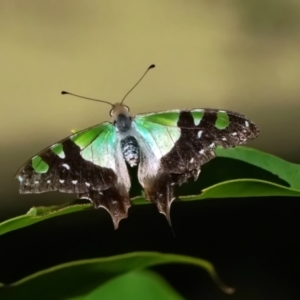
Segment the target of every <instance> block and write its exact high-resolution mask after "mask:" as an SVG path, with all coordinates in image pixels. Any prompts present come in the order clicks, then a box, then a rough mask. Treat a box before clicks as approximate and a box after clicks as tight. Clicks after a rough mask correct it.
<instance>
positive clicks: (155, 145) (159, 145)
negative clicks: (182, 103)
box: [133, 112, 181, 159]
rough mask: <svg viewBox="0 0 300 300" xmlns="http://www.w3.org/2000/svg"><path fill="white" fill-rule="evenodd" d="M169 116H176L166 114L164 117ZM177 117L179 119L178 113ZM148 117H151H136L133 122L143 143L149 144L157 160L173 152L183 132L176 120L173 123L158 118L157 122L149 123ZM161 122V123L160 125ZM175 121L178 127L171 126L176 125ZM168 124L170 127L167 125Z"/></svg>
mask: <svg viewBox="0 0 300 300" xmlns="http://www.w3.org/2000/svg"><path fill="white" fill-rule="evenodd" d="M169 114H171V115H172V116H174V114H175V113H174V112H172V113H164V114H162V115H169ZM176 115H177V118H178V116H179V114H178V113H176ZM151 116H154V115H151ZM155 116H157V115H155ZM148 117H149V116H141V117H136V118H135V119H134V121H133V126H134V127H135V128H136V130H137V132H138V133H139V134H140V135H141V136H142V138H143V141H141V142H145V143H146V144H148V146H149V148H150V149H151V151H152V152H153V153H154V155H155V156H156V158H157V159H159V158H161V157H163V156H164V155H166V154H167V153H169V152H170V151H171V149H172V148H173V147H174V144H175V143H176V141H177V140H178V139H179V138H180V134H181V132H180V129H179V128H178V127H177V121H176V120H175V119H173V121H171V120H169V121H168V120H167V119H165V118H161V119H160V118H159V117H157V118H156V119H155V120H156V122H151V121H149V119H148ZM153 118H154V117H153ZM159 121H160V122H161V123H159ZM175 121H176V126H175V125H174V126H173V125H170V124H175ZM167 123H168V124H169V125H165V124H167ZM140 147H142V144H140Z"/></svg>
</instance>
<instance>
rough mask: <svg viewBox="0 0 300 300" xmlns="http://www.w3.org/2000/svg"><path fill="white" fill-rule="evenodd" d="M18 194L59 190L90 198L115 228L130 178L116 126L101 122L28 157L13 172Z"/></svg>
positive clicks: (125, 207)
mask: <svg viewBox="0 0 300 300" xmlns="http://www.w3.org/2000/svg"><path fill="white" fill-rule="evenodd" d="M16 177H17V178H18V179H19V182H20V193H43V192H48V191H60V192H64V193H76V194H78V196H79V198H86V199H89V200H90V201H91V202H92V203H93V204H94V206H95V207H96V208H98V207H103V208H105V209H106V210H107V211H108V212H109V213H110V215H111V217H112V219H113V222H114V226H115V228H117V227H118V224H119V221H120V220H121V219H123V218H125V217H127V211H128V208H129V207H130V198H129V194H128V191H129V188H130V178H129V175H128V171H127V168H126V164H125V162H124V159H123V156H122V153H121V150H120V146H119V140H118V136H117V134H116V131H115V127H114V126H113V125H112V124H111V123H109V122H104V123H101V124H98V125H96V126H93V127H90V128H88V129H85V130H82V131H79V132H77V133H75V134H73V135H71V136H69V137H67V138H66V139H64V140H62V141H60V142H58V143H56V144H54V145H52V146H50V147H48V148H46V149H45V150H43V151H42V152H40V153H39V154H38V155H36V156H34V157H33V158H31V159H30V160H29V161H28V162H27V163H26V164H25V165H24V166H23V167H22V168H21V169H20V170H19V172H18V173H17V174H16Z"/></svg>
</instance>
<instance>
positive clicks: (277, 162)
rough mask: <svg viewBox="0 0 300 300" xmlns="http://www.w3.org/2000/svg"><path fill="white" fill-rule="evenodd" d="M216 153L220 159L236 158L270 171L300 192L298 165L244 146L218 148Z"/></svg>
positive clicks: (299, 166) (299, 167) (299, 168)
mask: <svg viewBox="0 0 300 300" xmlns="http://www.w3.org/2000/svg"><path fill="white" fill-rule="evenodd" d="M216 152H217V155H218V156H220V157H227V158H234V159H237V160H241V161H244V162H247V163H249V164H252V165H254V166H257V167H259V168H262V169H264V170H266V171H269V172H270V173H272V174H275V175H277V176H279V178H281V179H282V180H284V181H286V182H287V183H288V184H289V185H290V187H291V188H293V189H296V190H300V165H298V164H294V163H290V162H288V161H286V160H283V159H281V158H279V157H277V156H275V155H272V154H269V153H266V152H263V151H259V150H256V149H253V148H249V147H243V146H240V147H236V148H232V149H223V148H218V149H217V151H216Z"/></svg>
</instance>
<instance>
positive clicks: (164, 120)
mask: <svg viewBox="0 0 300 300" xmlns="http://www.w3.org/2000/svg"><path fill="white" fill-rule="evenodd" d="M179 114H180V111H177V110H176V111H169V112H158V113H153V114H148V115H139V116H137V117H136V119H139V120H144V121H146V122H151V123H156V124H159V125H163V126H175V127H176V126H177V122H178V119H179Z"/></svg>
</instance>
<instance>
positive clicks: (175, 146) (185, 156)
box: [134, 109, 259, 221]
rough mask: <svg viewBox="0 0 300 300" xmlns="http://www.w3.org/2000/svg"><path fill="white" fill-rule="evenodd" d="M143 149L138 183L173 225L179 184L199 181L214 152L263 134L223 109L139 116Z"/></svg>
mask: <svg viewBox="0 0 300 300" xmlns="http://www.w3.org/2000/svg"><path fill="white" fill-rule="evenodd" d="M134 126H135V130H136V131H137V140H138V142H139V145H140V148H141V158H140V165H139V174H138V176H139V180H140V182H141V184H142V186H143V187H144V189H145V195H146V196H147V197H148V199H149V200H150V201H152V202H154V203H156V205H157V206H158V209H159V211H160V212H161V213H163V214H165V215H166V217H167V219H168V220H169V221H170V216H169V214H170V206H171V203H172V201H173V200H174V194H173V190H174V185H177V184H179V185H180V184H182V183H184V182H186V181H187V180H188V178H190V177H194V178H195V179H197V178H198V175H199V173H200V167H201V165H203V164H204V163H206V162H208V161H209V160H211V159H212V158H214V157H215V151H214V150H215V148H216V147H217V146H222V147H224V148H228V147H234V146H236V145H240V144H244V143H246V142H247V141H248V140H250V139H253V138H255V137H256V136H257V135H258V133H259V130H258V128H257V127H256V125H255V124H254V123H253V122H251V121H250V120H248V119H246V118H245V117H244V116H242V115H240V114H237V113H234V112H231V111H224V110H216V109H194V110H182V111H180V110H174V111H167V112H160V113H154V114H144V115H137V116H136V118H135V120H134Z"/></svg>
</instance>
